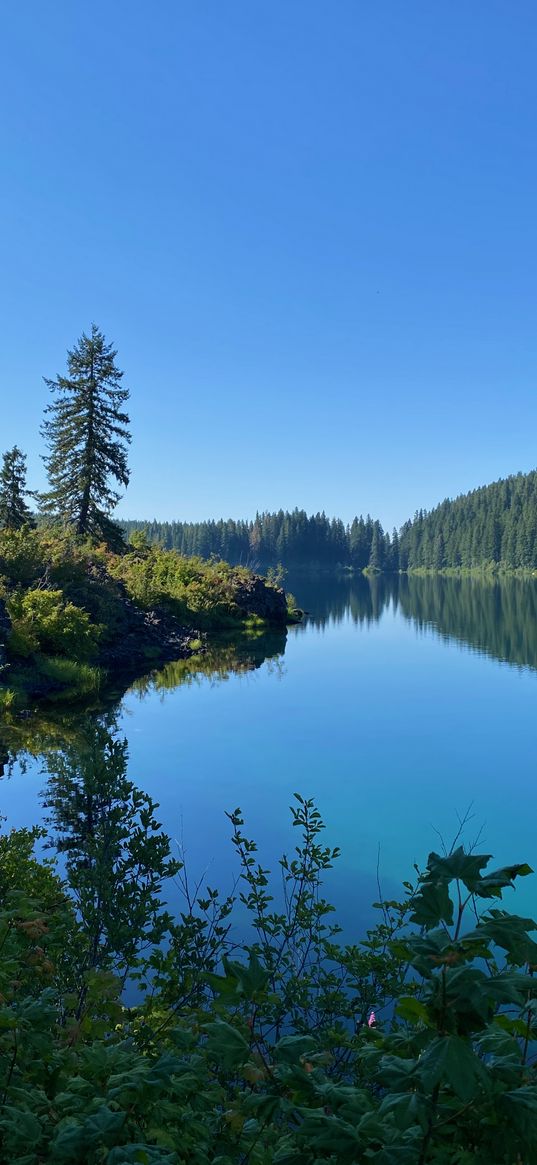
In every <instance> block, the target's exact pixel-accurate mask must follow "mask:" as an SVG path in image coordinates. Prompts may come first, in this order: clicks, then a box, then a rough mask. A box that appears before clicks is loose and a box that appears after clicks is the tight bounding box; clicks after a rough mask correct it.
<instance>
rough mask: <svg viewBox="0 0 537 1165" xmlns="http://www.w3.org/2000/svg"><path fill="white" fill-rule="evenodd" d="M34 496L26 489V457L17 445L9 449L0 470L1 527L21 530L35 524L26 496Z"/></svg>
mask: <svg viewBox="0 0 537 1165" xmlns="http://www.w3.org/2000/svg"><path fill="white" fill-rule="evenodd" d="M28 497H34V494H32V493H31V492H30V490H28V489H26V457H25V456H24V453H21V450H20V449H19V448H18V446H17V445H14V446H13V449H8V451H7V453H4V456H3V458H2V469H1V470H0V527H2V528H3V529H7V530H20V528H21V526H34V525H35V522H34V518H33V516H32V513H31V510H30V509H29V507H28V505H27V503H26V498H28Z"/></svg>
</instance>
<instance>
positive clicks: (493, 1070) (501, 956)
mask: <svg viewBox="0 0 537 1165" xmlns="http://www.w3.org/2000/svg"><path fill="white" fill-rule="evenodd" d="M125 760H126V753H125V746H124V745H123V744H122V743H121V742H120V741H118V740H117V739H113V738H112V737H110V736H109V735H108V734H107V733H106V730H105V729H104V728H103V727H100V728H98V729H96V731H95V735H94V737H93V738H92V739H91V740H89V741H88V745H87V751H86V754H85V757H84V758H83V762H82V764H81V765H80V764H79V765H78V767H76V766H75V765H74V763H73V761H72V758H70V755H69V750H67V751H64V753H63V754H62V755H61V757H59V758H57V761H56V762H55V764H54V766H53V770H52V769H51V779H50V782H49V791H48V805H49V809H50V811H51V822H50V824H51V827H52V828H53V829H54V830H55V831H56V838H57V844H58V847H59V849H60V851H61V852H62V853H63V861H64V865H65V881H64V882H62V880H61V879H60V877H59V875H58V873H57V871H56V870H55V868H54V866H53V865H51V864H50V863H48V864H47V863H43V861H38V860H36V858H35V857H34V856H33V855H32V846H33V844H34V842H35V841H36V840H37V838H36V835H35V833H31V832H28V831H19V832H15V833H11V834H8V835H5V836H4V837H3V838H2V839H1V841H0V906H1V910H0V960H1V961H0V993H1V994H0V1161H2V1162H4V1161H5V1162H8V1161H9V1162H12V1161H17V1162H19V1163H20V1165H38V1163H39V1165H40V1163H42V1162H43V1163H44V1162H66V1163H73V1165H75V1162H76V1163H79V1162H82V1161H83V1162H85V1163H87V1165H97V1163H100V1162H105V1163H106V1165H125V1163H127V1162H133V1163H134V1162H140V1163H159V1165H164V1163H166V1165H186V1163H187V1162H188V1163H189V1165H190V1163H194V1165H208V1163H209V1162H211V1163H213V1165H236V1163H237V1162H241V1163H244V1165H246V1163H247V1162H248V1163H251V1165H269V1162H270V1163H273V1162H274V1163H276V1165H320V1163H321V1162H333V1163H335V1162H338V1163H340V1162H341V1163H343V1165H346V1163H347V1165H352V1163H355V1162H356V1163H358V1162H376V1163H377V1165H392V1163H395V1165H396V1163H398V1162H401V1163H402V1165H425V1163H426V1162H435V1163H436V1165H470V1163H480V1165H485V1163H486V1165H490V1163H491V1162H495V1163H496V1165H502V1163H503V1165H515V1163H518V1165H521V1163H523V1165H530V1162H532V1161H535V1159H536V1156H537V1081H536V1076H535V1055H534V1041H535V1038H536V1036H537V1032H536V1016H535V1010H536V1006H537V1005H536V1000H535V992H534V980H533V969H534V967H535V965H536V964H537V945H536V944H535V942H534V941H533V939H532V937H531V932H532V931H533V930H534V928H535V924H534V923H533V922H532V920H530V919H526V918H519V917H517V916H515V915H512V914H510V913H508V912H507V911H506V910H505V909H503V908H502V906H501V896H502V894H503V892H504V890H505V889H506V888H507V887H509V886H511V885H512V884H513V882H514V880H515V879H516V878H517V877H519V876H523V875H525V874H528V873H530V870H529V868H528V867H527V866H520V865H519V866H511V867H507V868H505V869H501V870H496V871H493V872H489V856H488V855H477V854H474V853H467V852H465V851H464V850H463V848H462V847H459V848H456V849H453V850H452V851H451V852H450V853H446V854H444V855H438V854H431V855H430V856H429V860H428V863H427V868H426V870H425V873H424V874H423V875H422V876H421V877H420V878H419V880H418V882H417V884H416V886H415V887H412V886H411V885H410V884H406V885H405V898H404V901H403V903H401V904H398V903H396V902H384V903H381V904H379V908H380V911H381V914H380V922H379V925H378V926H377V927H376V928H375V929H373V930H372V931H370V932H369V933H368V935H367V936H366V938H365V940H364V941H361V942H357V943H356V945H347V944H344V943H342V942H341V941H340V936H338V932H337V927H335V926H334V925H332V922H331V920H332V911H331V908H330V906H329V905H328V903H327V902H326V901H325V900H324V898H323V896H322V888H321V883H322V879H323V876H324V874H325V872H326V871H327V870H328V869H329V867H330V866H331V864H332V862H333V860H334V859H335V858H336V857H337V851H334V850H331V849H329V848H327V847H325V846H324V845H323V844H322V841H321V831H322V828H323V825H322V821H321V819H320V816H319V814H318V812H317V810H316V809H315V807H314V805H313V804H312V802H310V801H304V800H303V799H302V798H300V797H297V799H296V803H295V808H294V809H293V824H294V827H295V828H296V830H297V833H298V834H299V835H300V840H299V843H298V845H297V848H296V850H295V852H294V856H293V857H292V858H286V857H284V858H283V859H282V860H281V862H280V872H281V885H280V884H279V882H278V883H277V884H276V886H274V885H272V883H271V882H270V876H269V874H268V871H266V870H265V869H264V868H263V867H262V866H261V865H260V864H259V861H258V855H257V851H256V846H255V844H254V843H253V842H252V841H250V840H249V839H248V838H247V837H246V836H245V834H244V832H243V822H242V818H241V815H240V813H239V811H238V810H237V811H236V812H234V813H233V814H231V815H230V821H231V825H232V830H233V844H234V847H235V851H236V854H237V855H238V860H239V872H240V878H239V883H238V889H237V893H238V898H239V901H238V902H235V896H233V895H232V896H231V897H229V898H221V897H220V896H219V895H218V893H217V892H216V891H214V890H211V889H209V888H206V889H203V888H200V887H198V888H197V889H195V890H193V889H191V888H190V886H189V881H188V877H187V876H186V873H185V871H184V870H182V869H180V868H179V863H177V862H175V861H174V860H173V859H172V858H171V856H170V846H169V842H168V839H167V838H166V837H164V836H163V834H162V832H161V830H160V827H159V825H158V822H157V821H156V818H155V812H156V806H155V805H154V804H153V803H152V802H151V800H150V798H148V797H147V796H146V795H145V794H143V793H141V792H140V791H139V790H138V789H136V788H135V787H134V786H133V785H132V784H131V783H130V782H129V781H128V780H127V778H126V776H125ZM170 877H175V878H178V879H179V880H180V882H181V885H182V889H183V893H184V907H183V911H182V913H181V914H180V915H179V917H178V918H172V916H171V915H170V914H169V913H168V911H167V910H165V909H164V907H163V906H162V903H161V899H162V896H163V885H164V882H165V880H166V879H168V878H170ZM236 907H238V909H239V911H240V922H241V931H242V933H244V932H245V923H244V915H245V913H246V914H247V915H248V917H249V919H250V927H251V931H250V935H249V938H248V939H247V940H246V941H244V942H243V943H239V942H237V940H235V943H234V942H233V936H234V935H235V934H236V933H237V930H236V924H235V926H232V923H233V920H234V913H235V909H236ZM126 983H127V984H130V987H128V994H129V993H130V997H131V999H132V997H133V984H134V987H135V995H134V1000H133V1002H132V1003H131V1006H130V1007H128V1006H126V1005H125V1003H124V1002H122V997H123V996H122V991H123V988H124V985H125V984H126ZM373 1013H374V1014H373Z"/></svg>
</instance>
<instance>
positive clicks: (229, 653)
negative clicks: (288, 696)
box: [0, 628, 287, 777]
mask: <svg viewBox="0 0 537 1165" xmlns="http://www.w3.org/2000/svg"><path fill="white" fill-rule="evenodd" d="M286 639H287V631H286V629H285V628H283V629H277V630H271V631H267V632H264V631H251V632H248V633H247V634H241V635H237V634H235V635H229V636H228V635H223V634H221V635H218V636H214V637H213V639H212V640H211V641H210V642H209V643H208V645H207V646H206V648H205V649H204V651H202V652H200V653H199V654H197V655H194V656H191V657H190V659H180V660H177V661H175V662H173V663H169V664H167V665H166V666H165V667H164V668H161V669H160V670H158V671H152V672H150V673H149V674H148V675H146V676H142V677H141V678H140V679H138V680H136V681H135V682H134V683H132V682H130V683H129V688H128V691H130V692H134V693H137V694H139V695H140V696H141V697H143V696H145V695H147V693H148V692H151V691H160V692H166V691H172V690H173V689H174V688H178V687H180V686H181V685H185V684H186V685H190V684H194V683H201V682H203V681H204V680H205V681H206V680H209V681H210V682H212V683H219V682H223V681H225V680H227V679H229V677H230V676H231V675H242V674H244V673H247V672H252V671H256V670H257V669H258V668H260V667H262V665H263V664H264V663H267V664H270V665H272V666H273V667H274V668H275V669H278V668H279V667H280V666H281V660H282V657H283V654H284V652H285V644H286ZM124 695H125V689H124V688H123V689H121V690H117V688H114V689H113V690H109V691H107V692H104V693H103V697H102V699H101V700H100V701H97V700H94V701H93V702H92V704H91V706H88V705H86V706H85V707H84V708H80V707H78V708H77V707H73V705H71V706H66V705H65V704H63V705H56V706H55V705H54V704H48V705H42V706H41V707H38V708H35V709H34V710H32V711H28V712H26V713H24V714H23V715H18V714H12V715H9V714H7V715H5V716H4V718H3V721H2V723H1V724H0V777H2V776H3V775H4V774H5V773H6V772H9V769H10V766H11V765H12V764H13V762H14V761H15V759H17V760H18V761H19V763H22V764H24V762H25V758H28V757H36V756H44V757H47V755H48V754H49V753H52V754H54V753H55V752H57V750H59V749H60V750H63V749H64V748H74V749H75V751H76V749H77V748H80V749H84V747H85V741H86V739H87V735H88V731H89V730H90V728H91V726H92V725H93V724H95V723H96V722H97V721H99V722H102V721H103V717H104V718H105V720H106V719H107V718H108V717H110V716H111V717H112V718H114V717H115V716H116V715H118V714H119V711H120V705H121V701H122V699H123V697H124Z"/></svg>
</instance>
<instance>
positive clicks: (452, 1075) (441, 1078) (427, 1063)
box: [418, 1036, 488, 1101]
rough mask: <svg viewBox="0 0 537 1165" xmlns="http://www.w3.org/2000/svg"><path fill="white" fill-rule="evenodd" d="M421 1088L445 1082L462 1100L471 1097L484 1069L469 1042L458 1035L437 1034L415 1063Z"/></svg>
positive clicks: (428, 1090)
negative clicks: (416, 1063)
mask: <svg viewBox="0 0 537 1165" xmlns="http://www.w3.org/2000/svg"><path fill="white" fill-rule="evenodd" d="M418 1070H419V1074H420V1076H421V1080H422V1084H423V1087H424V1090H425V1091H426V1092H427V1093H429V1094H430V1093H431V1092H432V1090H433V1088H434V1087H435V1086H436V1085H437V1084H448V1085H449V1086H450V1088H452V1089H453V1091H454V1092H455V1093H456V1094H457V1096H458V1097H460V1099H461V1100H462V1101H469V1100H473V1098H474V1096H475V1095H476V1092H477V1090H478V1087H479V1085H480V1084H484V1083H485V1082H486V1081H487V1080H488V1077H487V1073H486V1071H485V1069H484V1068H483V1066H482V1064H481V1063H480V1061H479V1059H478V1057H477V1056H476V1054H475V1052H474V1051H473V1049H472V1046H471V1044H470V1043H468V1042H467V1041H466V1040H463V1039H461V1038H460V1036H438V1037H437V1038H436V1039H434V1040H433V1041H432V1043H431V1044H429V1047H428V1048H427V1050H426V1051H425V1052H424V1053H423V1055H422V1057H421V1059H420V1061H419V1066H418Z"/></svg>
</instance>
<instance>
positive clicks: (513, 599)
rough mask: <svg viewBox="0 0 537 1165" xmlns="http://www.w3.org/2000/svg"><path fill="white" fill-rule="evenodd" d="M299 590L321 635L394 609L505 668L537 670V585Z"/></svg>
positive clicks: (360, 584) (340, 583) (431, 580)
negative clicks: (330, 626)
mask: <svg viewBox="0 0 537 1165" xmlns="http://www.w3.org/2000/svg"><path fill="white" fill-rule="evenodd" d="M293 590H294V591H295V592H296V593H298V595H299V598H300V602H301V603H302V604H303V606H304V607H305V608H306V610H307V611H308V613H309V615H308V617H309V622H310V623H311V624H313V625H314V626H315V627H318V628H319V629H322V628H324V627H326V625H327V624H329V623H339V622H342V621H343V620H344V619H351V620H352V622H353V623H355V624H356V625H363V624H365V625H369V624H371V623H373V622H378V621H379V620H380V619H381V618H382V617H383V616H384V615H385V614H386V613H387V612H388V611H389V610H392V611H393V612H398V613H399V614H400V615H401V616H403V618H405V619H407V620H408V621H409V622H412V623H414V624H415V626H416V628H418V629H419V630H422V629H431V630H433V631H434V632H436V633H437V634H438V635H439V636H441V637H442V638H443V639H446V640H456V641H457V642H459V643H461V644H463V645H465V646H466V647H468V648H470V649H473V650H475V651H478V652H480V653H481V654H484V655H488V656H490V657H491V658H493V659H497V660H500V661H501V662H502V663H511V664H515V665H517V666H519V667H530V668H537V580H534V579H516V578H515V579H513V578H505V579H501V578H496V579H492V578H491V579H487V578H483V579H481V578H479V579H476V578H444V577H440V576H431V577H423V578H421V577H417V576H407V575H378V576H376V577H371V578H365V577H363V576H359V577H350V578H349V577H343V578H339V579H333V578H323V577H320V578H315V579H312V578H310V579H308V578H303V579H296V580H295V579H293Z"/></svg>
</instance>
